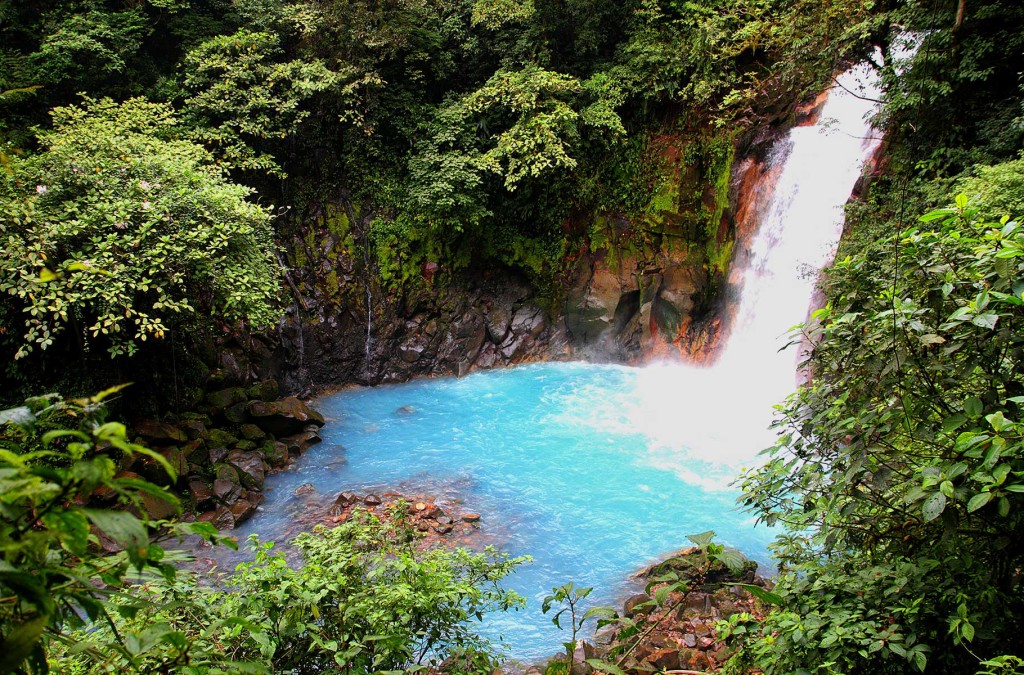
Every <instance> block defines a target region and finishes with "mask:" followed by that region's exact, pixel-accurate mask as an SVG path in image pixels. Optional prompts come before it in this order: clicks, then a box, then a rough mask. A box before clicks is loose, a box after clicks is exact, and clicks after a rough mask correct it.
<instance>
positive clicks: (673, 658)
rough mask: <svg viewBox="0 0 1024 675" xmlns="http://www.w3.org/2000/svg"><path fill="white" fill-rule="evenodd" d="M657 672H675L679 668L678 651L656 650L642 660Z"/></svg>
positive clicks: (670, 649)
mask: <svg viewBox="0 0 1024 675" xmlns="http://www.w3.org/2000/svg"><path fill="white" fill-rule="evenodd" d="M644 660H645V661H647V662H648V663H650V664H651V665H652V666H654V667H655V668H656V669H657V670H675V669H677V668H679V651H678V650H675V649H672V648H669V647H666V648H663V649H657V650H655V651H653V652H651V653H650V654H648V655H647V657H646V658H644Z"/></svg>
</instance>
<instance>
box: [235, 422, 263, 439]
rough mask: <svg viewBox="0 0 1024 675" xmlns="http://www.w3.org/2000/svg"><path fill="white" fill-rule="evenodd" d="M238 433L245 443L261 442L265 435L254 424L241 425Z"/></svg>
mask: <svg viewBox="0 0 1024 675" xmlns="http://www.w3.org/2000/svg"><path fill="white" fill-rule="evenodd" d="M238 433H240V434H242V438H244V439H245V440H247V441H262V440H263V439H264V438H266V437H267V434H266V433H265V432H264V431H263V430H262V429H260V428H259V427H258V426H256V425H255V424H243V425H242V426H240V427H238Z"/></svg>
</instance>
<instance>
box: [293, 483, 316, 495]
mask: <svg viewBox="0 0 1024 675" xmlns="http://www.w3.org/2000/svg"><path fill="white" fill-rule="evenodd" d="M292 494H293V495H296V496H299V495H311V494H316V488H315V487H314V486H313V484H312V483H303V484H302V485H300V486H299V487H297V488H295V491H294V492H292Z"/></svg>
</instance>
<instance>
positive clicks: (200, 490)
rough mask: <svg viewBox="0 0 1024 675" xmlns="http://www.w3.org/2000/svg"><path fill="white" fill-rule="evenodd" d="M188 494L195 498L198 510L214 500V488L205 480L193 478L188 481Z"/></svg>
mask: <svg viewBox="0 0 1024 675" xmlns="http://www.w3.org/2000/svg"><path fill="white" fill-rule="evenodd" d="M188 492H189V493H191V496H193V502H195V504H196V507H197V508H201V507H203V506H206V505H207V503H209V502H210V501H211V500H213V494H214V493H213V486H211V484H210V483H209V482H207V481H206V480H204V479H203V478H200V477H198V476H193V477H191V478H189V479H188Z"/></svg>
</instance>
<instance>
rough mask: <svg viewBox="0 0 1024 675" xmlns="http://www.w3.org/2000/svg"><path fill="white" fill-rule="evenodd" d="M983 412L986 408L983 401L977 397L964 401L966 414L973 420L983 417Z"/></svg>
mask: <svg viewBox="0 0 1024 675" xmlns="http://www.w3.org/2000/svg"><path fill="white" fill-rule="evenodd" d="M982 410H984V406H983V405H982V403H981V399H980V398H978V397H977V396H971V397H969V398H967V399H965V400H964V412H965V413H967V416H968V417H970V418H971V419H977V418H979V417H981V412H982Z"/></svg>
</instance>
